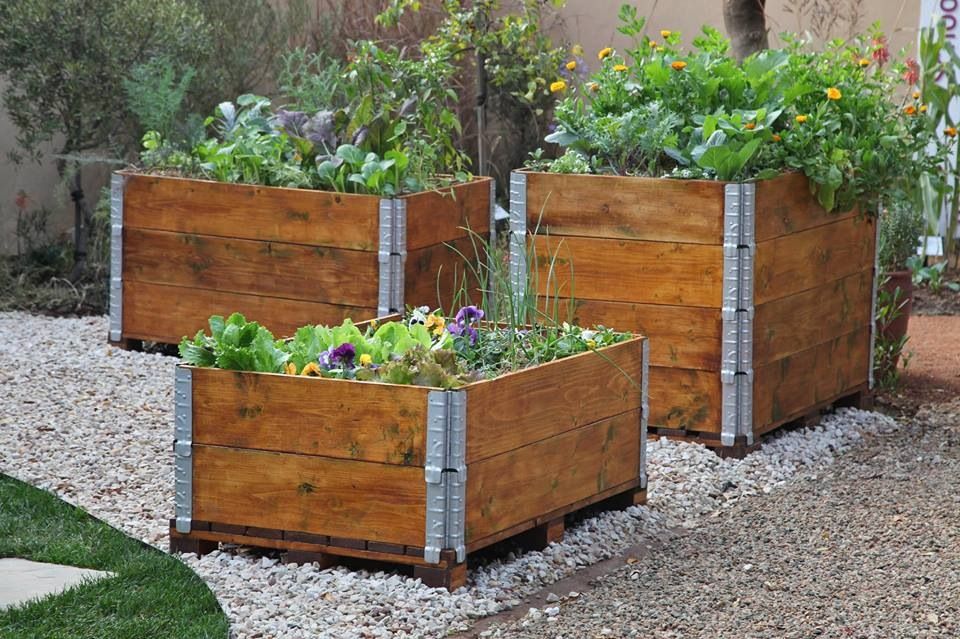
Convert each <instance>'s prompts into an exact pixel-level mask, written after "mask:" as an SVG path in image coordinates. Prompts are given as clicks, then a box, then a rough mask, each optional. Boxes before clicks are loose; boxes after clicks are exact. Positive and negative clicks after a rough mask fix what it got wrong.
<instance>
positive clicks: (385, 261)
mask: <svg viewBox="0 0 960 639" xmlns="http://www.w3.org/2000/svg"><path fill="white" fill-rule="evenodd" d="M379 215H380V233H379V234H380V242H379V246H378V248H377V260H378V262H379V263H380V275H379V279H378V286H377V315H379V316H381V317H384V316H386V315H390V314H391V313H402V312H403V310H404V308H403V305H404V295H403V293H404V269H405V267H406V263H407V201H406V200H404V199H399V198H398V199H389V198H383V199H381V200H380V208H379Z"/></svg>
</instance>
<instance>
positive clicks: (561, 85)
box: [550, 80, 567, 93]
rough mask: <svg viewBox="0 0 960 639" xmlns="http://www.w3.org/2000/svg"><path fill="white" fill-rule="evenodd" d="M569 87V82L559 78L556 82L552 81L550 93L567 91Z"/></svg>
mask: <svg viewBox="0 0 960 639" xmlns="http://www.w3.org/2000/svg"><path fill="white" fill-rule="evenodd" d="M566 88H567V83H566V82H564V81H563V80H557V81H556V82H551V83H550V93H559V92H561V91H565V90H566Z"/></svg>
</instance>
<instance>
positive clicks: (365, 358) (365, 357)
mask: <svg viewBox="0 0 960 639" xmlns="http://www.w3.org/2000/svg"><path fill="white" fill-rule="evenodd" d="M372 363H373V358H372V357H371V356H370V353H364V354H362V355H361V356H360V365H361V366H369V365H370V364H372Z"/></svg>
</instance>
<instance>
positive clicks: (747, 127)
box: [743, 122, 757, 131]
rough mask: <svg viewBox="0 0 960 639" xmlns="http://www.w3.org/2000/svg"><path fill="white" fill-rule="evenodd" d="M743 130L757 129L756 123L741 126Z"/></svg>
mask: <svg viewBox="0 0 960 639" xmlns="http://www.w3.org/2000/svg"><path fill="white" fill-rule="evenodd" d="M743 128H745V129H746V130H747V131H753V130H754V129H755V128H757V123H756V122H747V123H746V124H744V125H743Z"/></svg>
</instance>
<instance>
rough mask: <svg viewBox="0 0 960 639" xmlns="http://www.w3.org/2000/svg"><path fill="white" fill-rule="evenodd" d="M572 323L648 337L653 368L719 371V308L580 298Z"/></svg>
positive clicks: (562, 302) (564, 304) (563, 309)
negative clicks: (668, 367) (605, 327)
mask: <svg viewBox="0 0 960 639" xmlns="http://www.w3.org/2000/svg"><path fill="white" fill-rule="evenodd" d="M551 303H554V300H551ZM568 303H569V300H563V299H561V300H560V305H561V306H560V308H561V311H562V312H563V313H564V315H563V316H562V319H566V315H565V313H566V310H567V304H568ZM572 321H573V322H575V323H577V324H578V325H580V326H596V325H598V324H602V325H604V326H608V327H611V328H615V329H617V330H618V331H630V332H632V333H635V334H637V335H644V336H646V337H648V338H649V339H650V365H651V366H672V367H676V368H696V369H699V370H708V371H716V370H720V348H721V343H720V339H721V328H722V323H723V322H722V320H721V317H720V310H719V309H713V308H699V307H695V306H668V305H663V304H632V303H629V302H602V301H597V300H583V299H579V300H577V301H576V304H575V308H574V311H573V317H572Z"/></svg>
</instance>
